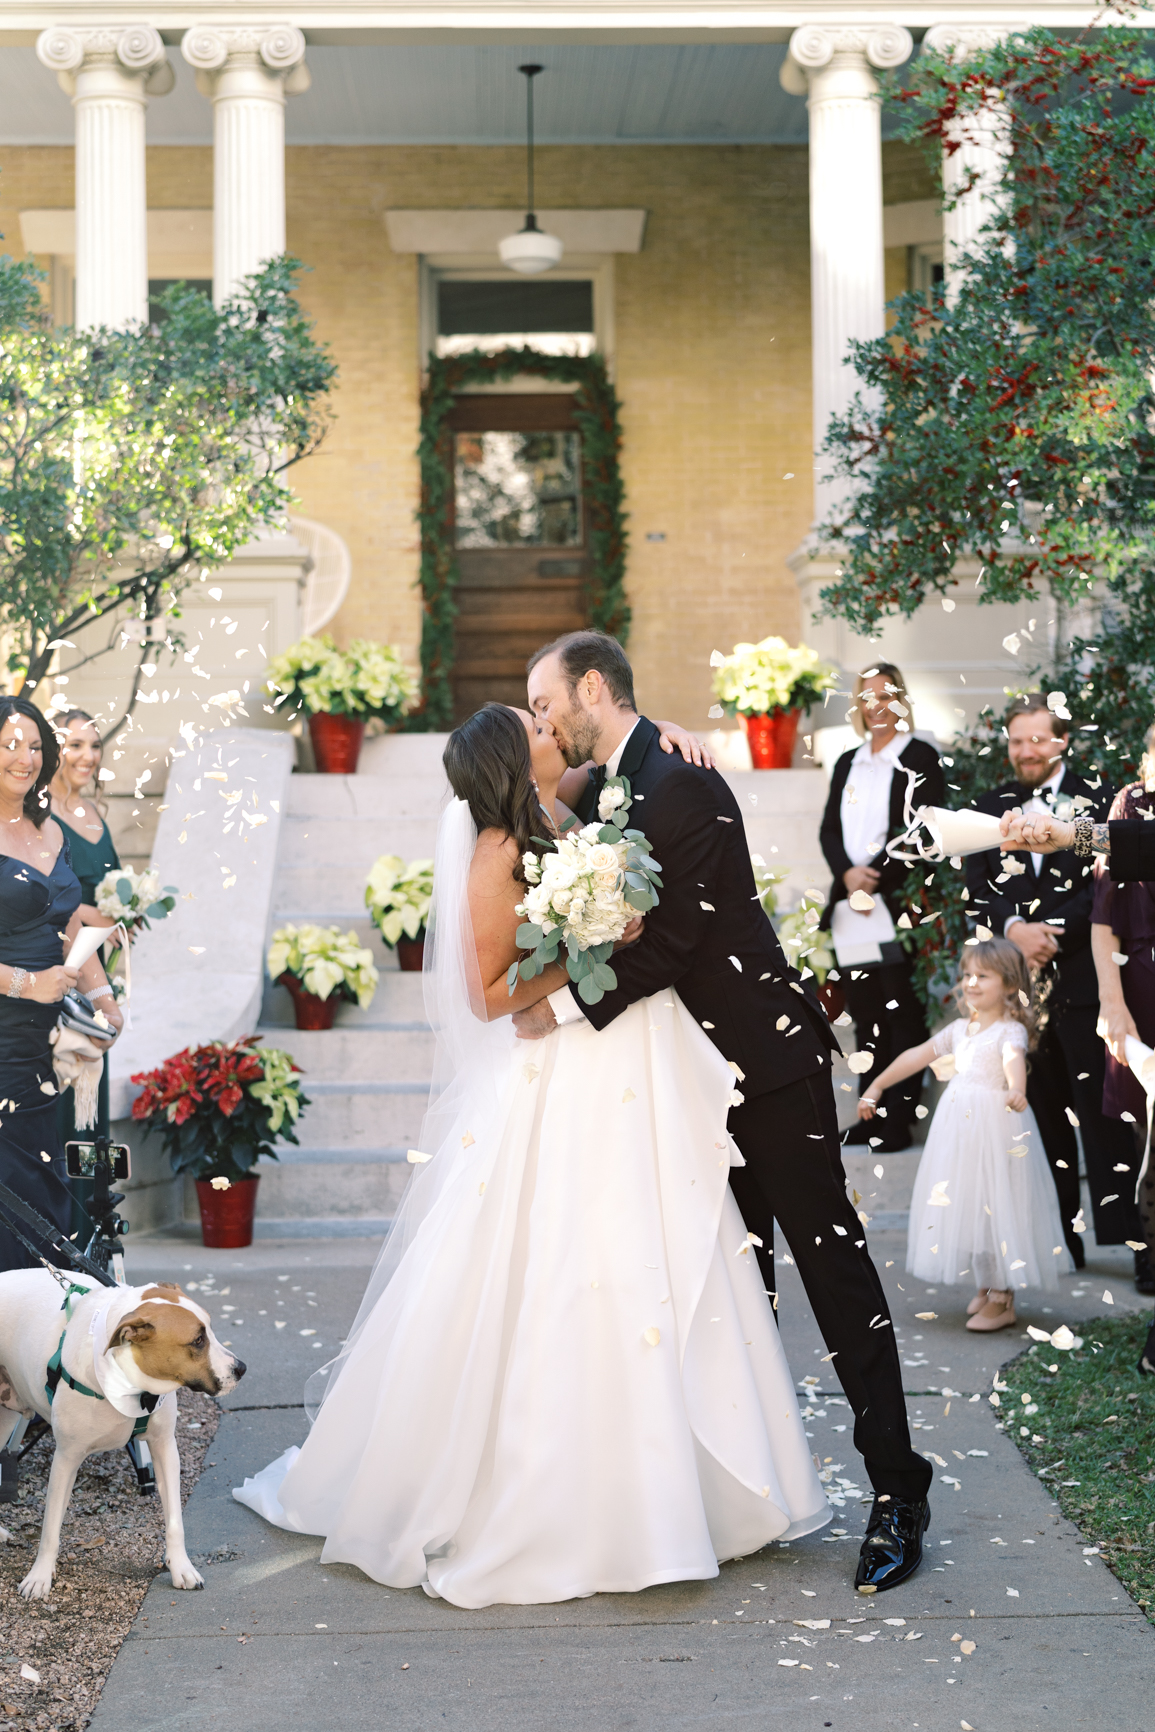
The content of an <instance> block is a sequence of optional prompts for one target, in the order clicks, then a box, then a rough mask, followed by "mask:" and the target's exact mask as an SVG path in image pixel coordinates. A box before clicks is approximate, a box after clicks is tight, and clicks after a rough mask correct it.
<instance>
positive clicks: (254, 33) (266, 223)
mask: <svg viewBox="0 0 1155 1732" xmlns="http://www.w3.org/2000/svg"><path fill="white" fill-rule="evenodd" d="M181 53H182V54H183V55H184V57H185V59H186V60H187V61H188V63H189V65H190V66H192V67H194V68H195V69H196V74H197V87H198V89H199V90H200V91H201V92H202V94H203V95H205V96H208V97H210V98H211V99H212V104H213V300H214V301H215V302H216V304H217V306H218V307H219V306H220V305H221V303H222V301H224V300H226V299H227V298H228V296H229V295H231V294H232V293H233V291H234V290H235V289H236V288H237V287H238V285H239V284H240V283H241V282H242V280H243V279H244V278H245V277H247V276H251V275H252V273H253V272H254V271H256V270H258V269H259V268H260V266H261V265H263V264H265V263H266V262H267V261H268V260H269V259H271V258H275V257H276V256H277V255H278V254H279V253H283V252H284V250H285V97H286V96H296V95H298V94H299V93H300V92H301V91H303V90H307V89H308V88H309V72H308V68H307V67H306V65H305V38H304V37H303V36H302V34H301V32H300V31H299V30H298V29H297V27H296V26H295V25H293V24H278V25H257V26H253V27H251V28H250V27H242V26H232V25H216V24H206V25H196V26H194V27H193V29H191V30H189V31H188V32H186V34H185V37H184V40H183V41H182V43H181Z"/></svg>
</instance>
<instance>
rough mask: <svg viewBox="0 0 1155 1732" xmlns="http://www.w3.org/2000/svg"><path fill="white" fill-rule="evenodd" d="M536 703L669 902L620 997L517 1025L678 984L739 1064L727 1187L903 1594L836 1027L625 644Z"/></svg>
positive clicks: (588, 654)
mask: <svg viewBox="0 0 1155 1732" xmlns="http://www.w3.org/2000/svg"><path fill="white" fill-rule="evenodd" d="M529 696H530V704H531V707H532V708H533V710H534V713H535V714H536V715H537V716H539V717H540V718H541V720H542V721H543V722H544V723H546V724H547V725H548V726H549V727H550V728H551V729H552V731H553V733H554V735H555V737H556V738H557V742H558V745H559V746H560V747H561V750H562V752H563V754H564V756H565V758H566V760H567V762H569V763H570V764H571V765H574V766H578V765H581V764H584V763H586V762H587V761H589V760H592V761H593V763H594V764H596V765H598V766H600V768H599V770H598V772H597V773H596V774H593V773H591V776H590V779H589V783H588V786H587V787H586V788H585V789H584V790H583V792H582V797H581V798H580V799H579V801H578V807H579V816H580V817H582V818H583V819H585V820H589V819H591V818H593V817H594V815H595V814H596V812H597V805H598V797H599V793H600V790H601V787H602V784H603V783H604V781H605V779H606V774H607V773H608V774H609V775H611V776H619V775H620V776H623V777H625V778H626V779H627V780H628V782H629V786H630V794H631V798H632V800H633V802H634V804H633V808H632V810H631V812H630V823H631V824H632V825H636V827H637V828H638V829H641V830H644V832H645V834H646V837H647V838H648V840H649V841H650V843H651V844H652V846H653V849H654V855H655V858H656V859H658V860H660V861H661V864H662V879H663V883H664V886H665V888H664V889H663V890H662V892H661V902H660V905H659V906H658V907H657V908H656V909H655V910H654V911H653V913H652V914H650V915H648V916H647V918H646V927H645V932H644V934H643V936H642V937H641V939H640V940H639V941H638V943H636V944H634V945H631V946H629V947H628V948H627V949H625V950H621V951H619V952H618V953H617V954H616V955H615V957H614V964H613V966H614V973H615V974H616V976H617V981H618V984H617V987H616V989H615V990H614V991H612V992H607V993H606V994H605V996H604V997H603V998H602V999H601V1000H600V1001H599V1002H598V1003H597V1004H592V1005H587V1004H583V1002H582V1001H581V999H580V998H579V997H578V995H577V993H576V991H575V990H573V989H572V988H570V987H568V986H562V987H561V988H560V990H554V991H552V992H550V988H551V987H554V986H555V985H556V984H557V981H556V978H555V977H550V978H549V979H547V980H543V997H542V998H541V999H540V1000H539V1001H538V1003H536V1004H534V1005H532V1006H530V1007H529V1008H528V1009H527V1010H523V1011H521V1012H519V1013H518V1014H517V1015H516V1016H515V1017H514V1022H515V1024H516V1025H517V1029H518V1033H519V1034H520V1035H521V1036H522V1037H523V1038H525V1039H540V1038H541V1037H542V1036H543V1035H545V1034H547V1033H548V1032H549V1031H550V1029H552V1028H553V1027H554V1026H555V1025H556V1023H557V1022H558V1021H559V1020H560V1021H568V1020H571V1019H572V1018H574V1017H577V1016H583V1015H584V1016H585V1017H587V1018H588V1020H589V1021H590V1022H592V1023H593V1025H594V1026H595V1028H598V1029H606V1028H608V1027H609V1026H610V1024H612V1022H613V1020H614V1018H615V1017H617V1016H619V1015H620V1014H621V1012H622V1011H623V1010H625V1009H626V1008H627V1007H628V1006H629V1005H630V1004H633V1003H634V1002H636V1001H637V1000H638V999H641V998H647V997H649V996H650V995H651V994H653V993H656V992H659V991H663V990H666V989H668V988H669V987H672V986H673V987H676V988H677V991H678V995H679V997H680V998H681V1000H682V1002H683V1003H684V1004H685V1006H686V1008H687V1009H688V1010H689V1011H690V1013H691V1015H693V1016H695V1017H696V1018H697V1019H698V1020H699V1022H700V1023H701V1024H702V1027H703V1028H704V1029H705V1030H706V1031H707V1033H708V1034H709V1036H710V1039H711V1040H712V1041H713V1042H714V1045H715V1046H716V1047H717V1048H718V1050H719V1051H720V1052H721V1053H722V1055H723V1057H724V1058H726V1059H727V1060H729V1061H730V1062H731V1063H732V1064H733V1065H734V1066H735V1067H736V1069H737V1074H738V1077H739V1080H740V1087H741V1092H742V1093H743V1095H744V1097H745V1098H744V1100H743V1101H742V1103H741V1104H740V1105H738V1106H736V1107H734V1108H733V1109H732V1111H731V1113H730V1119H729V1126H730V1130H731V1132H732V1134H733V1137H734V1140H735V1142H736V1143H737V1145H738V1147H739V1149H740V1150H741V1152H742V1154H743V1156H744V1158H745V1160H746V1163H747V1164H746V1166H745V1167H743V1168H734V1169H733V1170H732V1172H731V1175H730V1185H731V1189H732V1190H733V1192H734V1196H735V1198H736V1200H737V1202H738V1206H739V1208H740V1209H741V1211H742V1215H743V1218H744V1220H745V1222H746V1225H747V1227H748V1228H749V1229H750V1231H751V1232H752V1233H753V1234H755V1235H757V1237H758V1238H760V1239H761V1240H762V1241H763V1244H762V1248H761V1249H760V1250H759V1251H758V1262H759V1267H760V1269H761V1271H762V1276H763V1280H764V1281H765V1284H766V1287H767V1289H768V1290H770V1291H773V1290H774V1288H775V1281H774V1253H773V1244H774V1240H773V1233H774V1221H775V1220H776V1219H777V1221H778V1222H779V1223H780V1224H781V1227H782V1230H783V1232H784V1233H785V1235H786V1237H787V1239H788V1240H789V1242H790V1249H791V1251H792V1252H793V1255H794V1260H795V1263H796V1264H797V1267H798V1271H799V1273H800V1275H801V1276H802V1279H803V1282H804V1283H805V1286H806V1292H807V1294H808V1296H809V1299H810V1303H811V1305H812V1306H813V1309H814V1314H815V1317H816V1318H817V1320H818V1325H819V1328H820V1329H821V1330H822V1334H823V1337H824V1338H825V1341H826V1344H827V1346H828V1347H829V1348H830V1349H831V1351H832V1353H835V1354H836V1355H837V1358H836V1362H835V1363H836V1365H837V1370H838V1375H839V1377H840V1379H841V1382H842V1387H843V1389H844V1390H845V1391H846V1394H847V1397H848V1399H849V1401H850V1404H851V1407H852V1408H853V1410H854V1414H855V1429H854V1441H855V1444H856V1446H857V1448H858V1449H859V1450H860V1451H861V1452H862V1455H863V1456H864V1458H865V1461H866V1469H867V1472H868V1473H869V1475H870V1479H871V1483H872V1484H873V1486H874V1490H875V1494H876V1501H875V1505H874V1510H873V1513H872V1515H871V1519H870V1523H869V1524H868V1529H867V1538H866V1540H865V1542H864V1544H863V1547H862V1554H861V1556H860V1559H859V1564H858V1574H857V1577H856V1582H857V1585H858V1586H859V1587H860V1588H861V1589H863V1590H864V1591H865V1592H867V1593H873V1592H876V1591H878V1590H879V1589H884V1588H889V1587H894V1586H896V1585H897V1583H898V1582H900V1581H903V1580H905V1578H906V1577H907V1576H909V1575H910V1574H911V1573H912V1572H913V1571H914V1570H915V1569H916V1568H917V1567H918V1563H919V1561H920V1558H921V1555H922V1535H923V1532H924V1530H925V1528H926V1526H927V1524H928V1522H929V1520H930V1509H929V1505H928V1503H927V1492H928V1491H929V1488H930V1482H931V1478H932V1472H931V1468H930V1465H929V1463H928V1462H927V1461H926V1460H925V1459H924V1458H923V1457H922V1456H920V1455H917V1454H916V1453H915V1451H914V1449H913V1448H912V1447H911V1442H910V1434H909V1431H908V1428H907V1419H906V1403H905V1400H904V1397H903V1390H902V1374H901V1371H900V1368H899V1361H898V1352H897V1348H896V1346H895V1342H894V1332H893V1329H892V1328H891V1326H890V1319H889V1314H888V1311H887V1305H886V1299H885V1297H884V1295H883V1290H882V1283H881V1282H880V1280H879V1278H878V1273H877V1271H876V1270H875V1267H874V1265H873V1263H872V1262H871V1260H870V1255H869V1253H868V1251H867V1249H866V1242H865V1234H864V1232H863V1230H862V1227H861V1224H860V1222H859V1220H858V1217H857V1216H856V1214H855V1212H854V1209H853V1208H852V1206H851V1204H850V1201H849V1199H848V1197H847V1195H846V1182H845V1175H844V1173H843V1170H842V1160H841V1152H840V1147H839V1135H838V1120H837V1115H836V1112H835V1106H834V1095H833V1091H832V1087H831V1080H830V1079H831V1068H830V1065H831V1054H832V1052H834V1051H836V1050H837V1043H836V1041H835V1038H834V1035H833V1033H832V1032H831V1029H830V1026H829V1024H828V1022H827V1019H826V1016H825V1013H824V1012H823V1010H822V1008H821V1006H820V1005H819V1004H818V1001H817V999H816V998H815V997H814V995H813V993H812V992H810V991H808V990H807V988H806V987H805V986H804V985H803V984H802V981H801V978H800V976H799V974H798V972H797V970H795V969H793V968H791V967H790V966H789V965H788V963H787V961H786V958H785V956H784V955H783V952H782V948H781V946H780V944H779V943H778V939H777V936H776V934H775V932H774V929H773V927H772V926H771V924H770V922H769V920H768V919H767V918H766V916H765V914H764V913H763V911H762V908H761V905H760V903H759V900H758V892H757V888H756V886H755V883H754V874H753V869H752V867H751V865H750V851H749V846H748V844H747V841H746V835H745V830H744V828H743V824H742V814H741V811H740V810H739V807H738V804H737V802H736V800H735V799H734V796H733V794H732V793H731V792H730V789H729V787H728V786H727V784H726V783H725V782H724V781H723V779H722V777H721V776H720V775H719V774H718V773H717V771H714V770H705V769H701V768H698V767H696V766H694V765H693V764H686V763H684V762H683V760H682V759H681V758H680V757H677V756H669V755H667V754H666V753H664V752H662V751H661V750H660V748H659V745H658V730H657V729H656V728H655V727H654V725H653V723H652V722H649V721H647V720H646V719H645V718H644V717H639V716H638V714H637V712H636V710H635V708H634V693H633V676H632V673H631V670H630V665H629V662H628V661H627V660H626V657H625V654H624V653H623V651H622V649H621V648H620V646H619V645H618V644H617V643H615V642H614V640H613V639H612V638H609V637H606V636H604V635H603V634H602V633H600V632H576V633H572V634H570V636H568V637H565V638H560V639H559V640H558V641H557V643H554V644H550V645H548V646H547V648H546V649H544V650H541V651H539V652H538V654H537V656H535V657H534V659H533V661H531V663H530V669H529ZM545 994H548V996H544V995H545Z"/></svg>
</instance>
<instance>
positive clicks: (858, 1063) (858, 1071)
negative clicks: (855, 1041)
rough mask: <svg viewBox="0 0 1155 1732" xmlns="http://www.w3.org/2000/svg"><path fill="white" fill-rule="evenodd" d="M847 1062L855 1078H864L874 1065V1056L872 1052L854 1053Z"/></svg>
mask: <svg viewBox="0 0 1155 1732" xmlns="http://www.w3.org/2000/svg"><path fill="white" fill-rule="evenodd" d="M846 1062H847V1064H848V1065H849V1066H850V1068H851V1070H852V1071H853V1072H854V1074H855V1076H863V1075H864V1074H865V1073H866V1072H867V1071H868V1070H869V1069H870V1067H871V1065H872V1064H873V1063H874V1054H873V1053H872V1052H852V1053H851V1055H850V1057H849V1058H848V1059H847V1061H846Z"/></svg>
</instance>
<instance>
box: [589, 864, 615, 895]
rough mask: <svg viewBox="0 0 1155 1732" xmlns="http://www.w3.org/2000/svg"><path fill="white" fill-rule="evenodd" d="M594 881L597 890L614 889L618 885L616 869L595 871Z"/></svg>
mask: <svg viewBox="0 0 1155 1732" xmlns="http://www.w3.org/2000/svg"><path fill="white" fill-rule="evenodd" d="M594 883H595V885H596V886H597V888H598V889H599V890H616V889H617V885H618V874H617V871H616V869H615V870H614V871H613V872H595V873H594Z"/></svg>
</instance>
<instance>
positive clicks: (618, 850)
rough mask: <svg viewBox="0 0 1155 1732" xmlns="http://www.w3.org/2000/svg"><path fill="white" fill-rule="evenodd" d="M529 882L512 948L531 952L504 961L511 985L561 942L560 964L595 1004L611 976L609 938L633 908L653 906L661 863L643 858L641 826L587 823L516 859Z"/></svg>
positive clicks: (553, 956) (553, 955) (613, 980)
mask: <svg viewBox="0 0 1155 1732" xmlns="http://www.w3.org/2000/svg"><path fill="white" fill-rule="evenodd" d="M522 864H523V866H524V868H525V876H526V882H527V883H528V885H529V889H528V891H527V893H526V896H525V900H524V901H523V902H520V903H518V906H517V910H516V912H517V913H518V914H520V915H522V916H523V917H524V918H523V924H522V925H521V926H519V927H518V929H517V944H518V947H519V949H521V950H528V951H529V952H530V954H529V955H528V956H525V957H523V958H522V960H521V961H520V962H515V963H513V964H512V965H511V967H510V970H509V974H508V976H507V980H508V983H509V990H510V992H511V993H512V992H513V989H514V987H515V986H516V985H517V981H518V976H519V975H520V977H521V978H522V980H530V979H532V977H533V976H534V975H535V974H540V973H541V971H542V969H543V968H544V967H545V965H546V963H547V962H556V961H557V960H558V953H559V951H560V949H561V946H562V944H563V943H564V944H565V949H566V969H567V970H568V973H569V977H570V979H571V980H572V981H573V982H574V983H575V984H576V986H577V989H578V993H579V995H580V997H581V998H582V999H584V1001H585V1002H586V1004H596V1003H597V1002H598V1000H599V998H601V997H602V996H603V995H604V994H605V993H607V992H612V991H613V989H614V987H615V986H616V985H617V984H618V979H617V975H616V974H615V973H614V971H613V969H612V968H611V967H610V965H609V958H610V957H611V956H612V955H613V949H614V944H615V943H616V941H617V940H618V939H619V938H621V937H622V935H623V933H624V932H625V930H626V927H627V926H628V925H629V923H630V921H631V920H633V919H634V918H635V917H636V916H637V915H639V914H646V913H648V912H649V910H650V909H651V908H655V907H657V903H658V888H659V887H660V886H661V882H662V880H661V879H660V878H659V877H658V873H659V872H660V871H661V867H660V866H659V865H658V863H657V861H656V860H652V859H650V844H649V843H648V842H647V841H646V838H645V836H644V835H643V834H642V832H641V831H640V830H625V831H622V830H619V829H618V828H617V826H616V825H614V824H587V825H586V826H585V828H584V829H580V830H579V829H573V830H571V831H570V833H569V834H568V835H562V836H559V837H558V838H557V839H556V841H554V842H552V843H551V844H550V851H549V852H548V853H546V854H543V855H541V856H540V857H539V856H538V855H536V854H532V853H530V854H525V855H524V856H523V859H522Z"/></svg>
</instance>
